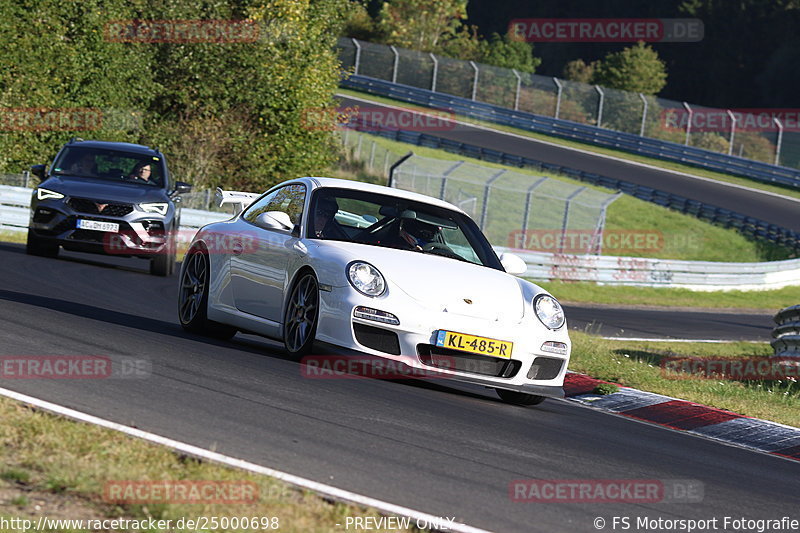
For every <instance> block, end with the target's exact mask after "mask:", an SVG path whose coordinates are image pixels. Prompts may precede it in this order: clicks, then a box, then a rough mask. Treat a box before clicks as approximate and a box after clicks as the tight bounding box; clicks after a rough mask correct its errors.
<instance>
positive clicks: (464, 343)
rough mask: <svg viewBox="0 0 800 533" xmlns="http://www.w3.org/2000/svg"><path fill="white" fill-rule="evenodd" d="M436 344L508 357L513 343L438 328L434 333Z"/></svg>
mask: <svg viewBox="0 0 800 533" xmlns="http://www.w3.org/2000/svg"><path fill="white" fill-rule="evenodd" d="M436 346H439V347H442V348H449V349H451V350H460V351H462V352H470V353H477V354H481V355H489V356H491V357H503V358H505V359H509V358H510V357H511V350H512V349H513V348H514V343H513V342H508V341H500V340H497V339H487V338H486V337H477V336H475V335H467V334H466V333H456V332H455V331H445V330H439V331H438V332H437V334H436Z"/></svg>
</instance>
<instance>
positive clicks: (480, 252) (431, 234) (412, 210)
mask: <svg viewBox="0 0 800 533" xmlns="http://www.w3.org/2000/svg"><path fill="white" fill-rule="evenodd" d="M307 236H308V237H309V238H311V239H323V240H337V241H346V242H356V243H360V244H369V245H372V246H382V247H386V248H397V249H400V250H409V251H413V252H418V253H427V254H435V255H440V256H443V257H449V258H451V259H457V260H460V261H466V262H469V263H475V264H477V265H483V266H488V267H491V268H495V269H497V270H503V267H502V266H501V265H500V261H499V260H498V259H497V255H495V253H494V250H493V249H492V247H491V246H490V245H489V243H488V242H487V240H486V238H485V237H484V236H483V234H482V233H481V231H480V229H478V226H477V225H476V224H475V222H473V221H472V219H470V218H469V217H468V216H466V215H463V214H461V213H459V212H457V211H452V210H450V209H445V208H442V207H437V206H434V205H430V204H425V203H421V202H415V201H412V200H405V199H403V198H397V197H395V196H389V195H383V194H375V193H370V192H365V191H355V190H350V189H337V188H328V187H326V188H322V189H319V190H317V191H316V192H315V193H314V196H313V199H312V204H311V215H310V216H309V219H308V232H307Z"/></svg>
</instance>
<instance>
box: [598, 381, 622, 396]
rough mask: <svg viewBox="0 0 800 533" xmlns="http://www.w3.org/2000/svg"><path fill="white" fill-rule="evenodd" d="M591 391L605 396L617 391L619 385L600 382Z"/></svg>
mask: <svg viewBox="0 0 800 533" xmlns="http://www.w3.org/2000/svg"><path fill="white" fill-rule="evenodd" d="M592 392H593V393H595V394H600V395H601V396H607V395H609V394H614V393H615V392H619V386H618V385H615V384H614V383H601V384H599V385H598V386H597V387H595V388H594V390H593V391H592Z"/></svg>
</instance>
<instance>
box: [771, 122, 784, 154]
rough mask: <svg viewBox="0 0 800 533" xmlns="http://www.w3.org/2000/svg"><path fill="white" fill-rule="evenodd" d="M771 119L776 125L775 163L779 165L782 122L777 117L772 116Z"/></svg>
mask: <svg viewBox="0 0 800 533" xmlns="http://www.w3.org/2000/svg"><path fill="white" fill-rule="evenodd" d="M772 120H773V122H775V125H776V126H778V143H777V146H775V164H776V165H780V163H779V161H780V159H781V144H782V143H783V124H781V121H780V120H778V118H777V117H772Z"/></svg>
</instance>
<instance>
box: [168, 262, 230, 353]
mask: <svg viewBox="0 0 800 533" xmlns="http://www.w3.org/2000/svg"><path fill="white" fill-rule="evenodd" d="M184 261H186V267H185V268H184V269H183V274H182V276H181V284H180V288H179V290H180V292H179V296H178V318H179V319H180V321H181V326H182V327H183V329H185V330H186V331H191V332H192V333H200V334H202V335H208V336H211V337H215V338H218V339H230V338H231V337H233V336H234V335H236V328H232V327H230V326H226V325H224V324H220V323H218V322H213V321H211V320H209V319H208V314H207V313H208V281H209V279H210V274H209V265H208V256H207V255H206V254H205V253H204V252H203V251H202V250H199V249H197V248H194V249H192V250H191V251H190V252H189V253H187V254H186V259H185V260H184Z"/></svg>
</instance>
